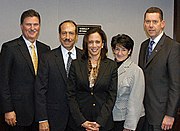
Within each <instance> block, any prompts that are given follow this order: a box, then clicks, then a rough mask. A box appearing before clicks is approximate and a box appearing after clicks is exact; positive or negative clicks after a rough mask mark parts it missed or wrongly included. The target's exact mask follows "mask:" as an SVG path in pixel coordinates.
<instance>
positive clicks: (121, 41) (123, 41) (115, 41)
mask: <svg viewBox="0 0 180 131" xmlns="http://www.w3.org/2000/svg"><path fill="white" fill-rule="evenodd" d="M116 45H121V46H123V47H125V48H126V49H127V50H128V51H129V50H131V52H130V54H129V56H131V54H132V51H133V46H134V41H133V40H132V39H131V37H130V36H128V35H126V34H122V35H120V34H118V35H116V36H113V37H112V39H111V47H112V49H115V48H116Z"/></svg>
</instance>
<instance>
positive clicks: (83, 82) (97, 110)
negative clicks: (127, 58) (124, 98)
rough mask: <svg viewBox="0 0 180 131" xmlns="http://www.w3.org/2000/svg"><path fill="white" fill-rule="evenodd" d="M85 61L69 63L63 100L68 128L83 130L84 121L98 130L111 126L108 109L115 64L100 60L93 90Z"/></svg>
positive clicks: (113, 89)
mask: <svg viewBox="0 0 180 131" xmlns="http://www.w3.org/2000/svg"><path fill="white" fill-rule="evenodd" d="M87 65H88V61H87V60H83V59H79V60H75V61H73V62H72V64H71V68H70V73H69V79H68V90H67V97H68V103H69V107H70V112H71V116H72V117H70V120H69V121H70V122H69V123H70V126H71V128H73V129H74V130H76V131H78V130H83V129H82V128H81V127H80V126H81V124H82V123H83V122H85V121H96V122H97V123H99V124H100V125H101V126H102V128H101V131H102V130H109V129H111V128H112V126H113V119H112V109H113V106H114V103H115V99H116V94H117V65H116V63H115V62H114V61H112V60H110V59H108V58H107V59H104V60H101V63H100V67H99V74H98V77H97V80H96V83H95V85H94V87H93V89H90V87H89V79H88V68H87Z"/></svg>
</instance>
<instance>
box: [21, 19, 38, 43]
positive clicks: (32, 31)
mask: <svg viewBox="0 0 180 131" xmlns="http://www.w3.org/2000/svg"><path fill="white" fill-rule="evenodd" d="M21 30H22V34H23V35H24V37H25V38H26V39H27V40H29V41H30V42H32V43H33V42H34V41H35V40H36V39H37V38H38V36H39V32H40V23H39V19H38V18H37V17H35V16H34V17H26V18H25V19H24V21H23V23H22V24H21Z"/></svg>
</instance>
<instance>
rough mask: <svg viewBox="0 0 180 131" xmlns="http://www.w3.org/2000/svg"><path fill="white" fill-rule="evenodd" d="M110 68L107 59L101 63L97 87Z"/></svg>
mask: <svg viewBox="0 0 180 131" xmlns="http://www.w3.org/2000/svg"><path fill="white" fill-rule="evenodd" d="M107 67H108V62H107V60H106V59H104V60H101V62H100V67H99V73H98V76H97V80H96V82H95V85H94V86H96V85H97V84H98V82H99V81H100V80H101V78H102V77H103V75H104V72H105V71H106V68H107Z"/></svg>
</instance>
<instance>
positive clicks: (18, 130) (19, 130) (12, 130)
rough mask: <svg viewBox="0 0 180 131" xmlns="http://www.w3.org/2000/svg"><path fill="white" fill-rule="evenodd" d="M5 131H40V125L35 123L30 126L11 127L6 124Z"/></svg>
mask: <svg viewBox="0 0 180 131" xmlns="http://www.w3.org/2000/svg"><path fill="white" fill-rule="evenodd" d="M5 131H39V127H38V123H33V124H31V125H30V126H19V125H16V126H9V125H8V124H6V123H5Z"/></svg>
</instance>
